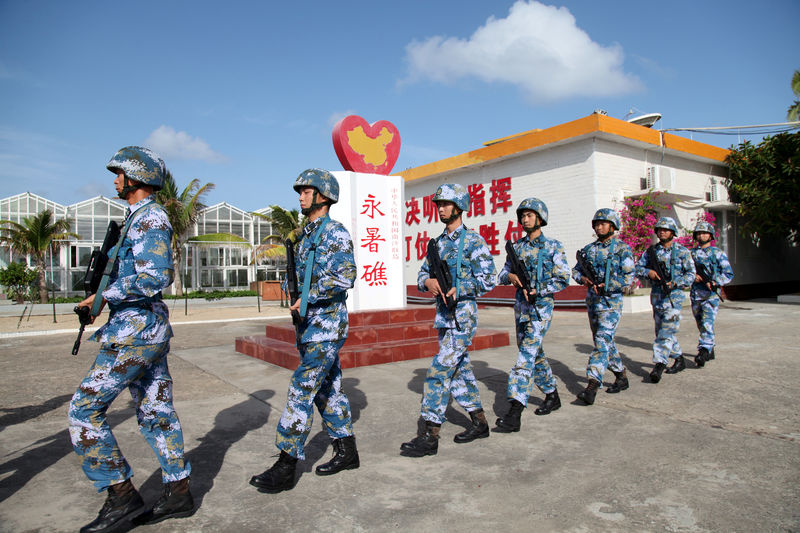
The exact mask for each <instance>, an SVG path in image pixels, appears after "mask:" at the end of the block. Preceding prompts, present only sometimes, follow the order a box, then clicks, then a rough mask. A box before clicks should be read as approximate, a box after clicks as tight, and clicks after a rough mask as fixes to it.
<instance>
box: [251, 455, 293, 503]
mask: <svg viewBox="0 0 800 533" xmlns="http://www.w3.org/2000/svg"><path fill="white" fill-rule="evenodd" d="M296 468H297V457H292V456H291V455H289V454H288V453H286V452H285V451H283V450H281V455H280V457H278V460H277V461H276V462H275V464H274V465H272V467H271V468H270V469H269V470H265V471H264V472H262V473H261V474H259V475H257V476H253V477H252V478H250V484H251V485H253V486H254V487H258V491H259V492H266V493H268V494H275V493H276V492H281V491H282V490H291V489H293V488H294V471H295V469H296Z"/></svg>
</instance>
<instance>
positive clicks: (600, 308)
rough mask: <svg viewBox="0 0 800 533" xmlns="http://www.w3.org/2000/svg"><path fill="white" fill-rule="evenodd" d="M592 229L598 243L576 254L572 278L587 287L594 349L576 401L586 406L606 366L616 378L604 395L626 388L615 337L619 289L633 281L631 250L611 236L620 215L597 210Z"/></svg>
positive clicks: (590, 403)
mask: <svg viewBox="0 0 800 533" xmlns="http://www.w3.org/2000/svg"><path fill="white" fill-rule="evenodd" d="M592 229H594V232H595V235H597V240H596V241H594V242H593V243H590V244H587V245H586V246H584V248H583V250H580V251H579V252H578V254H579V255H580V256H581V259H579V261H578V264H576V265H575V268H573V269H572V278H573V279H574V280H575V281H577V282H578V283H580V284H582V285H586V287H587V288H588V289H587V291H586V310H587V311H588V313H589V327H590V328H591V330H592V337H593V340H594V350H592V354H591V355H590V356H589V364H588V366H587V367H586V378H587V379H588V380H589V383H588V384H587V385H586V390H584V391H583V392H581V393H580V394H578V399H579V400H581V401H583V402H584V403H586V404H587V405H592V404H593V403H594V399H595V396H596V395H597V390H598V389H600V388H602V386H603V374H604V373H605V371H606V368H608V367H611V371H612V372H613V373H614V376H615V378H616V379H615V380H614V384H613V385H611V386H610V387H608V388H607V389H606V392H610V393H617V392H620V391H624V390H625V389H627V388H628V377H627V375H626V373H625V365H623V364H622V359H621V358H620V356H619V352H618V351H617V345H616V343H615V342H614V335H616V332H617V326H618V325H619V320H620V318H621V316H622V315H621V311H622V290H623V289H624V288H625V287H627V286H628V285H630V284H631V281H633V269H634V261H633V253H632V252H631V249H630V247H629V246H628V245H627V244H625V243H624V242H622V241H620V240H619V239H617V238H615V237H614V232H615V231H618V230H619V216H618V215H617V213H616V212H615V211H614V210H613V209H600V210H598V211H597V212H596V213H595V214H594V217H592ZM584 262H585V266H584ZM586 270H591V271H592V272H591V273H590V272H587V271H586ZM591 277H594V279H593V280H592V279H590V278H591Z"/></svg>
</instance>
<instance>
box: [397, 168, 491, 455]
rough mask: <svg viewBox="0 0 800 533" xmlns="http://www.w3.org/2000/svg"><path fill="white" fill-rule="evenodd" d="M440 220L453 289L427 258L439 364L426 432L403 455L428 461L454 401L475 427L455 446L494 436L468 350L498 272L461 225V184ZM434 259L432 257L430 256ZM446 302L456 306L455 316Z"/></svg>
mask: <svg viewBox="0 0 800 533" xmlns="http://www.w3.org/2000/svg"><path fill="white" fill-rule="evenodd" d="M433 201H434V203H436V206H437V207H438V210H439V219H440V220H441V221H442V222H444V224H445V230H444V232H442V234H441V235H440V236H439V237H438V238H437V239H436V241H435V246H436V247H437V250H438V252H439V257H440V258H441V260H442V261H444V262H445V263H446V267H447V269H448V270H449V272H450V278H451V279H452V281H453V286H452V288H450V289H449V290H448V291H447V292H446V293H443V292H442V285H443V282H442V280H437V279H436V278H434V277H432V276H431V265H430V260H431V258H430V257H426V259H425V261H424V262H423V263H422V268H420V271H419V275H418V276H417V287H418V288H419V290H420V291H430V292H431V293H432V294H433V296H435V297H436V320H435V322H434V327H436V328H437V329H438V330H439V353H438V354H437V355H436V356H435V357H434V358H433V362H432V363H431V366H430V368H429V369H428V373H427V376H426V377H425V389H424V392H423V394H422V407H421V416H422V419H423V420H424V421H425V429H424V432H421V433H420V434H419V435H417V437H415V438H414V439H412V440H411V441H409V442H405V443H403V444H402V446H401V447H400V450H401V452H400V453H401V455H404V456H407V457H423V456H426V455H435V454H436V453H437V451H438V449H439V429H440V428H441V426H442V423H444V421H445V416H444V412H445V409H446V408H447V404H448V402H449V400H450V395H451V394H452V396H453V398H454V399H455V400H456V402H458V404H459V405H460V406H461V407H463V408H464V409H466V410H467V412H468V413H469V416H470V420H471V425H470V427H469V428H467V430H466V431H464V432H462V433H459V434H458V435H456V436H455V439H454V440H455V442H457V443H467V442H472V441H473V440H475V439H482V438H486V437H488V436H489V424H488V422H487V421H486V415H485V414H484V412H483V406H482V405H481V398H480V393H479V391H478V384H477V381H476V380H475V374H474V373H473V371H472V363H471V362H470V359H469V354H468V353H467V347H469V346H470V345H471V344H472V338H473V337H474V336H475V330H476V329H477V326H478V305H477V303H476V302H475V299H476V298H477V297H478V296H480V295H481V294H484V293H486V292H488V291H490V290H491V289H492V288H493V287H494V278H495V273H496V271H495V266H494V261H493V260H492V256H491V254H490V252H489V249H488V247H487V246H486V242H485V241H484V240H483V237H481V236H480V235H479V234H478V233H477V232H476V231H474V230H472V229H467V228H466V226H464V224H463V223H462V221H461V217H462V214H463V213H464V212H465V211H468V210H469V203H470V198H469V193H468V192H467V190H466V188H464V187H463V186H462V185H458V184H455V183H453V184H449V183H448V184H444V185H442V186H441V187H439V188H438V189H437V191H436V194H435V195H434V197H433ZM429 255H430V254H429ZM443 296H444V297H446V298H447V299H448V300H450V299H454V300H455V302H456V303H455V308H454V309H453V310H450V309H449V308H448V306H447V304H446V303H445V301H444V299H443Z"/></svg>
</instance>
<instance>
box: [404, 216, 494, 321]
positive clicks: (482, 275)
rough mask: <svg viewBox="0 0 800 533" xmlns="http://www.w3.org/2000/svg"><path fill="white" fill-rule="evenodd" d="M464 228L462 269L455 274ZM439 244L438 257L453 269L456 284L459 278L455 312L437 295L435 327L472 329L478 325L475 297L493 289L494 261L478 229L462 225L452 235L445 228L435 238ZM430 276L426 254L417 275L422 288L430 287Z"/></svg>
mask: <svg viewBox="0 0 800 533" xmlns="http://www.w3.org/2000/svg"><path fill="white" fill-rule="evenodd" d="M465 231H466V235H465V237H464V251H463V256H462V257H461V272H460V275H456V266H457V259H458V243H459V240H460V239H461V234H462V232H465ZM436 244H437V246H438V247H439V257H441V258H442V261H444V262H446V263H447V266H448V267H449V269H450V277H451V278H452V279H453V284H454V285H455V284H456V280H459V292H458V302H457V303H456V310H455V313H451V312H450V310H449V309H448V308H447V306H446V305H445V304H444V301H443V300H442V298H441V297H438V298H436V320H435V321H434V323H433V327H435V328H447V329H452V328H456V329H459V330H461V331H465V332H466V331H470V330H472V329H473V328H475V327H477V325H478V304H477V303H476V302H475V299H476V298H477V297H478V296H480V295H482V294H485V293H487V292H489V291H490V290H492V289H493V288H494V284H495V279H494V278H495V274H496V272H497V270H496V269H495V266H494V260H493V259H492V255H491V253H490V252H489V248H488V247H487V246H486V241H484V240H483V237H481V236H480V234H479V233H478V232H476V231H475V230H472V229H467V227H466V226H464V225H463V224H462V225H460V226H459V227H458V228H456V229H455V230H454V231H453V232H452V233H450V234H448V233H447V230H446V229H445V231H443V232H442V234H441V235H440V236H439V237H438V238H437V239H436ZM430 277H431V276H430V265H429V264H428V258H427V257H426V258H425V260H424V261H423V262H422V267H421V268H420V269H419V274H418V275H417V288H418V289H419V290H420V291H422V292H425V291H427V290H428V289H427V288H426V287H425V282H426V281H427V280H428V279H430ZM454 315H455V316H454Z"/></svg>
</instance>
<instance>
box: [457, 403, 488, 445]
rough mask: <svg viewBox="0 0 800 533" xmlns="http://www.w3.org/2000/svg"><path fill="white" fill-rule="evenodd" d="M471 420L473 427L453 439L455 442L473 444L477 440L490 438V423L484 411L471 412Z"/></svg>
mask: <svg viewBox="0 0 800 533" xmlns="http://www.w3.org/2000/svg"><path fill="white" fill-rule="evenodd" d="M469 418H470V420H472V425H471V426H470V427H468V428H467V430H466V431H463V432H461V433H459V434H458V435H456V436H455V437H454V438H453V442H457V443H458V444H464V443H465V442H472V441H474V440H475V439H485V438H486V437H488V436H489V422H487V421H486V415H485V414H484V413H483V409H478V410H476V411H472V412H470V414H469Z"/></svg>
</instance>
